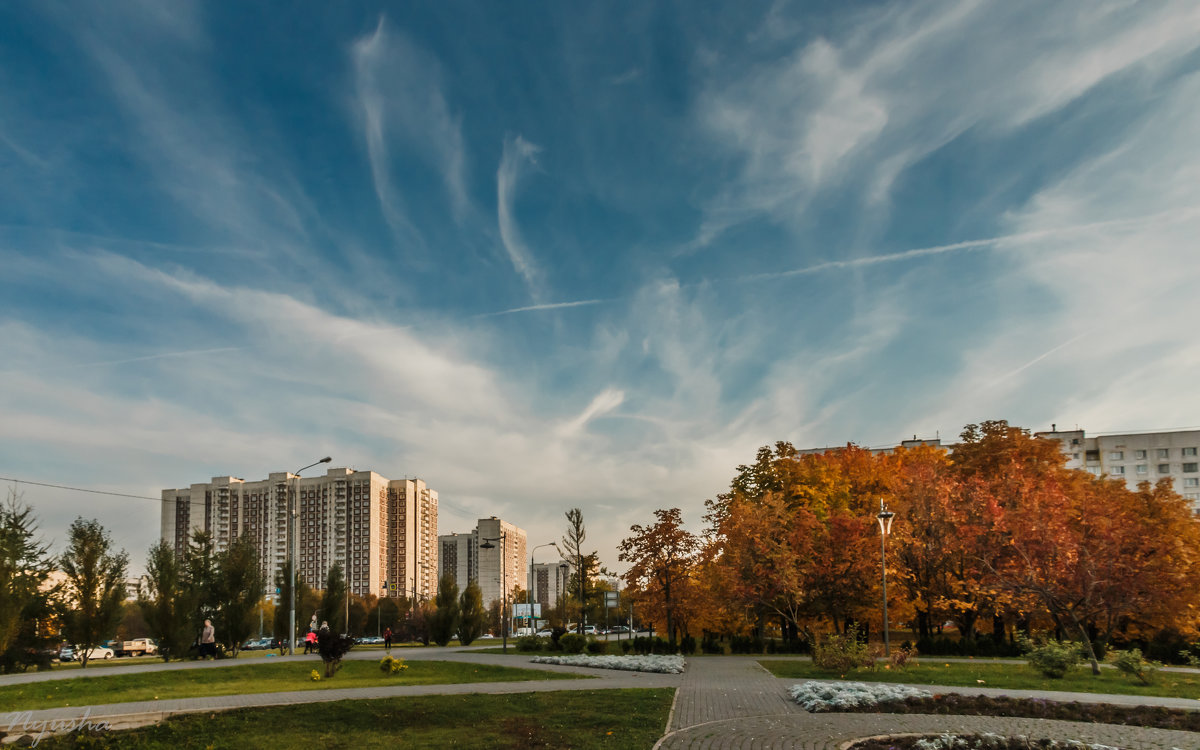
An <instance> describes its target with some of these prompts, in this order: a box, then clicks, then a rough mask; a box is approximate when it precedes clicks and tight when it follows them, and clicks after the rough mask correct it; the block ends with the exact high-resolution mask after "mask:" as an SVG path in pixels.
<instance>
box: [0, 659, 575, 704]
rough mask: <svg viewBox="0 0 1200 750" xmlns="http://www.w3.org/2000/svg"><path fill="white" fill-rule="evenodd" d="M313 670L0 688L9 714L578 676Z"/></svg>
mask: <svg viewBox="0 0 1200 750" xmlns="http://www.w3.org/2000/svg"><path fill="white" fill-rule="evenodd" d="M314 669H316V670H317V671H318V672H320V673H322V674H324V665H323V664H322V663H321V662H320V661H311V662H300V663H298V662H280V663H277V664H257V665H250V664H247V665H245V666H236V667H223V668H221V669H179V670H169V671H162V672H143V673H140V674H124V675H123V674H113V675H112V676H108V675H105V676H104V677H86V678H81V679H68V680H48V681H46V682H31V683H27V684H23V685H5V686H3V687H0V706H3V707H4V709H5V710H6V711H18V710H22V711H23V710H34V709H39V708H56V707H59V706H87V705H96V704H101V703H125V702H129V701H149V700H168V699H172V698H198V697H203V696H210V695H237V694H240V693H274V692H280V691H287V690H325V689H329V688H358V687H377V686H380V685H446V684H452V683H463V682H517V681H521V680H555V679H564V678H565V679H572V678H575V677H576V675H571V674H563V673H560V672H548V671H542V670H533V669H515V668H510V667H492V666H487V665H484V664H459V663H455V662H437V661H417V662H412V663H410V664H409V665H408V669H406V670H405V671H404V672H401V673H400V674H398V675H384V674H383V673H382V672H380V671H379V664H378V662H375V661H344V662H342V668H341V670H339V671H338V673H337V674H336V675H335V676H334V677H333V678H332V679H328V680H326V679H322V680H320V681H313V680H312V678H311V676H310V675H311V673H312V670H314ZM114 671H115V670H114Z"/></svg>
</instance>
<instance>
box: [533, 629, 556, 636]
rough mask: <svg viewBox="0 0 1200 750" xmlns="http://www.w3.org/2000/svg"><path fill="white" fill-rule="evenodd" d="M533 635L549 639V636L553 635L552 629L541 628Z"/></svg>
mask: <svg viewBox="0 0 1200 750" xmlns="http://www.w3.org/2000/svg"><path fill="white" fill-rule="evenodd" d="M535 635H537V636H538V637H539V638H549V637H550V636H552V635H554V628H542V629H541V630H539V631H538V632H537V633H536V634H535Z"/></svg>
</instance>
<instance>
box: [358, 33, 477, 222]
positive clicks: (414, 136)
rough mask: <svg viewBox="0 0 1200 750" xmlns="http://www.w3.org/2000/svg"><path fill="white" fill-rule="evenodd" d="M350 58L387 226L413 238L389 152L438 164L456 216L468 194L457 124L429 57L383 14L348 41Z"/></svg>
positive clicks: (466, 208)
mask: <svg viewBox="0 0 1200 750" xmlns="http://www.w3.org/2000/svg"><path fill="white" fill-rule="evenodd" d="M351 57H352V59H353V62H354V85H355V95H356V103H357V106H358V110H359V114H360V116H361V122H362V128H363V138H364V140H365V142H366V145H367V156H368V160H369V161H370V166H371V175H372V178H373V180H374V184H375V193H376V195H377V197H378V199H379V204H380V207H381V209H382V210H383V212H384V216H385V218H386V219H387V221H388V223H389V225H391V226H392V229H393V231H395V232H397V233H398V234H399V235H400V236H401V237H402V238H405V239H412V238H416V237H419V236H420V232H419V231H418V229H417V227H416V225H415V224H414V223H413V221H412V219H411V218H410V217H409V215H408V209H407V207H406V202H405V200H404V196H403V195H402V191H401V188H400V187H399V186H398V185H397V183H396V179H395V176H394V171H395V170H396V169H397V166H396V165H395V164H394V161H393V157H394V156H395V153H394V151H396V150H401V151H403V152H405V154H406V155H408V156H409V157H410V158H416V159H419V160H424V161H426V162H428V163H430V164H431V166H433V167H434V168H435V169H437V171H438V175H439V178H440V180H441V182H442V184H443V186H444V188H445V190H446V194H447V197H448V198H449V199H450V204H451V207H452V210H453V214H454V215H455V216H456V217H458V218H459V219H460V220H461V219H463V218H464V217H465V216H467V215H468V213H469V209H470V197H469V195H468V190H467V182H466V179H467V178H466V147H465V145H464V143H463V137H462V122H461V117H460V116H458V115H455V114H454V113H452V112H451V109H450V105H449V104H448V102H447V100H446V95H445V94H444V93H443V82H442V73H441V66H440V64H439V63H438V61H437V60H436V58H434V57H433V56H432V55H430V54H429V53H428V52H426V51H425V50H424V49H422V48H421V47H420V46H419V45H418V44H417V43H416V42H415V41H413V40H412V39H411V38H410V37H409V36H408V35H406V34H404V33H402V32H400V31H396V30H393V29H390V28H389V27H388V24H387V21H386V20H385V19H384V18H383V17H382V16H381V17H380V18H379V22H378V23H377V24H376V26H375V30H374V31H373V32H371V33H370V34H367V35H365V36H363V37H361V38H359V39H358V40H356V41H355V42H354V44H353V45H352V47H351Z"/></svg>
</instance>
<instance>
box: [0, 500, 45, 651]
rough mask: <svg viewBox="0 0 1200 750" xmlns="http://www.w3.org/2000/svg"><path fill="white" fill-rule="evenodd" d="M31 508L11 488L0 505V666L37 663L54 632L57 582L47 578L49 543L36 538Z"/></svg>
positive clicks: (35, 527)
mask: <svg viewBox="0 0 1200 750" xmlns="http://www.w3.org/2000/svg"><path fill="white" fill-rule="evenodd" d="M36 536H37V526H36V523H35V521H34V518H33V510H32V509H31V508H29V507H28V506H25V505H22V504H21V503H20V497H19V496H18V495H17V493H16V491H15V490H10V491H9V497H8V504H7V505H6V506H5V507H0V670H2V671H4V672H6V673H7V672H12V671H13V670H15V669H18V668H21V669H24V668H25V667H27V666H29V665H30V664H31V663H37V664H38V666H39V667H42V666H47V667H48V666H49V658H48V657H45V656H42V655H40V654H41V652H43V651H44V650H45V649H46V648H47V647H48V646H49V645H50V642H51V640H52V637H53V635H54V633H53V630H54V629H53V619H54V610H55V603H56V599H57V595H58V589H57V587H48V586H47V585H46V581H47V579H48V578H49V576H50V571H51V570H52V568H53V567H54V565H53V560H52V558H51V557H50V555H49V546H48V545H46V544H44V543H42V542H40V541H38V539H37V538H36Z"/></svg>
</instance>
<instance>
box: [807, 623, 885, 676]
mask: <svg viewBox="0 0 1200 750" xmlns="http://www.w3.org/2000/svg"><path fill="white" fill-rule="evenodd" d="M813 664H815V665H817V666H818V667H820V668H821V669H829V670H832V671H834V672H838V673H840V674H845V673H847V672H849V671H850V670H851V669H854V668H855V667H871V668H874V667H875V655H874V654H873V653H872V652H871V647H870V645H869V644H866V643H863V642H862V641H861V640H860V639H859V629H858V626H857V625H851V626H850V627H848V628H846V632H844V633H841V634H838V633H830V634H829V635H827V636H825V638H824V639H822V640H819V641H817V643H816V645H814V646H813Z"/></svg>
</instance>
